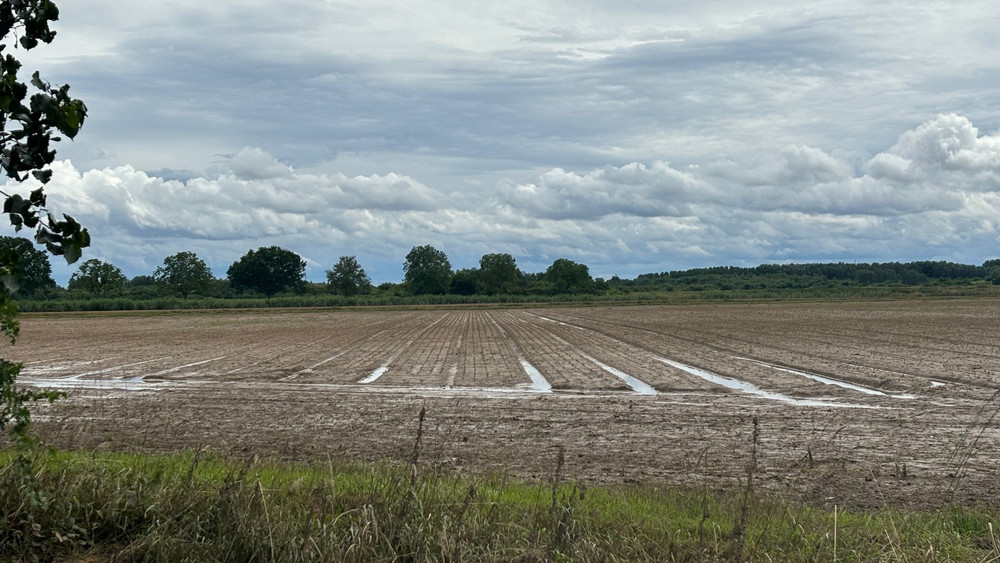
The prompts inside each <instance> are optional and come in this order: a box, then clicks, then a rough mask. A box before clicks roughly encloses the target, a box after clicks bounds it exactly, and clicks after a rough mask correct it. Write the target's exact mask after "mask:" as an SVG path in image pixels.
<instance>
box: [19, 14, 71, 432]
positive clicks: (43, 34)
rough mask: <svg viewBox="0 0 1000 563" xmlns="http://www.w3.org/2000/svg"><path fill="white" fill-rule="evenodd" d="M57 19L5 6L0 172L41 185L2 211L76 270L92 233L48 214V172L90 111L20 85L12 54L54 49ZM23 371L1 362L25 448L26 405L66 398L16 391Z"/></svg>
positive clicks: (34, 81)
mask: <svg viewBox="0 0 1000 563" xmlns="http://www.w3.org/2000/svg"><path fill="white" fill-rule="evenodd" d="M57 19H59V9H58V8H57V7H56V5H55V4H54V3H53V2H51V1H49V0H5V1H3V2H0V38H2V39H0V168H3V171H4V173H5V174H6V175H7V176H8V177H9V178H11V179H13V180H15V181H17V182H21V181H23V180H26V179H27V178H29V177H32V178H34V179H35V180H36V181H37V182H38V183H39V184H42V187H38V188H36V189H35V190H33V191H31V192H30V193H29V194H28V196H27V197H25V196H23V195H21V194H17V193H7V192H5V191H0V196H2V198H3V213H4V214H6V215H7V216H8V217H9V218H10V222H11V224H12V225H13V226H14V230H20V229H21V228H22V227H28V228H29V229H35V241H36V242H37V243H39V244H42V245H45V247H46V248H47V249H48V251H49V252H50V253H52V254H55V255H62V256H64V257H65V258H66V261H67V262H68V263H70V264H72V263H73V262H75V261H76V260H78V259H79V258H80V255H81V252H82V249H83V248H84V247H86V246H88V245H89V244H90V235H89V234H88V233H87V230H86V229H84V228H83V227H81V226H80V224H79V223H77V222H76V221H75V220H74V219H73V218H72V217H70V216H69V215H63V216H62V220H60V219H57V218H56V217H55V215H53V214H52V213H51V212H50V211H49V210H48V209H46V207H45V199H46V198H45V191H44V185H45V184H46V183H48V181H49V180H50V179H51V178H52V170H51V169H49V168H48V166H49V165H50V164H51V163H52V161H53V160H54V159H55V156H56V152H55V150H52V149H51V148H50V144H51V143H52V142H55V141H59V140H60V139H59V137H58V134H62V135H65V136H67V137H69V138H71V139H72V138H73V137H75V136H76V134H77V132H79V130H80V127H81V126H82V125H83V121H84V119H85V118H86V116H87V106H85V105H84V103H83V102H82V101H80V100H77V99H74V98H71V97H70V96H69V86H67V85H63V86H59V87H52V85H50V84H49V83H47V82H45V81H43V80H42V78H41V76H39V74H38V72H35V73H34V74H33V75H32V77H31V80H30V82H29V83H27V84H26V83H25V82H23V81H22V80H20V79H19V78H18V76H17V73H18V71H20V69H21V63H20V61H18V60H17V59H16V58H15V57H14V56H13V55H12V54H11V53H10V51H9V50H8V49H9V48H10V47H11V46H12V45H14V43H15V41H16V44H18V45H20V46H21V48H23V49H25V50H26V51H27V50H31V49H34V48H35V47H37V46H38V43H39V42H42V43H51V42H52V40H53V39H54V38H55V35H56V32H55V31H54V30H52V29H51V28H50V27H49V23H50V22H53V21H55V20H57ZM29 93H31V96H30V97H29V96H28V94H29ZM11 256H12V253H9V252H8V253H6V255H5V256H0V280H2V279H5V278H6V279H8V280H10V279H14V278H15V277H16V273H17V271H16V269H17V264H16V262H17V261H19V260H14V259H13V258H12V257H11ZM12 290H13V286H8V285H6V284H2V283H0V332H2V333H3V334H4V335H6V336H7V337H8V338H10V341H11V342H14V340H15V339H16V337H17V334H18V331H19V329H20V325H19V324H18V321H17V308H16V307H15V306H14V303H13V300H12V295H11V291H12ZM20 370H21V364H18V363H14V362H8V361H6V360H2V359H0V430H7V431H9V433H10V435H11V437H12V438H14V440H15V441H16V442H18V443H26V442H28V439H29V436H28V425H29V423H30V412H29V410H28V406H27V405H28V404H29V403H30V402H32V401H37V400H40V399H48V400H50V401H51V400H54V399H55V398H57V397H59V396H60V395H61V394H60V393H58V392H55V391H37V390H25V389H22V388H18V387H16V386H15V382H16V380H17V376H18V374H19V373H20Z"/></svg>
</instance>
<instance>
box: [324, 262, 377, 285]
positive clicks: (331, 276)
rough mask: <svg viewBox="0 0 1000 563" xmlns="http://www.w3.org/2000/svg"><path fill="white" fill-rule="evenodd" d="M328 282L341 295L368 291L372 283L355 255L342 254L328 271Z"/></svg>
mask: <svg viewBox="0 0 1000 563" xmlns="http://www.w3.org/2000/svg"><path fill="white" fill-rule="evenodd" d="M326 283H327V284H328V285H329V286H330V289H332V290H333V291H334V292H335V293H338V294H340V295H355V294H358V293H362V292H366V291H368V290H369V289H370V288H371V285H372V281H371V279H369V277H368V274H367V273H366V272H365V269H364V268H362V267H361V264H359V263H358V259H357V257H355V256H341V257H340V260H338V261H337V263H336V264H334V265H333V268H331V269H329V270H327V271H326Z"/></svg>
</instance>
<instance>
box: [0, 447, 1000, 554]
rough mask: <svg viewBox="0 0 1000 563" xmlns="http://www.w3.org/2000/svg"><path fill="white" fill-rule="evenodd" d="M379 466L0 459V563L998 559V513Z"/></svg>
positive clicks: (200, 457)
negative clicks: (855, 506)
mask: <svg viewBox="0 0 1000 563" xmlns="http://www.w3.org/2000/svg"><path fill="white" fill-rule="evenodd" d="M415 467H416V466H411V467H400V466H392V465H388V464H364V465H361V464H357V465H343V464H333V463H327V464H311V465H306V464H294V465H292V464H282V463H276V462H270V461H259V460H249V461H237V460H232V459H224V458H222V457H219V456H217V455H214V454H205V453H195V452H185V453H180V454H177V455H174V456H163V455H138V454H126V453H88V452H55V451H39V452H37V453H34V454H31V457H29V458H24V457H22V458H20V461H19V458H18V456H17V454H15V453H14V452H10V451H7V452H0V516H2V518H0V561H8V560H9V561H36V560H41V561H52V560H54V561H88V562H89V561H106V560H113V561H388V560H401V561H425V560H432V561H549V560H556V561H562V560H572V561H706V560H707V561H713V560H723V561H730V560H751V561H771V560H773V561H816V560H821V561H834V560H842V561H872V560H881V561H927V560H932V561H948V560H951V561H995V560H1000V538H998V537H997V535H998V534H1000V531H998V532H995V531H994V529H993V528H994V526H993V524H992V522H994V521H997V516H1000V515H998V514H997V513H992V512H989V511H979V510H973V509H960V508H947V509H942V510H939V511H936V512H906V511H897V510H883V511H879V512H875V513H855V512H843V511H835V510H824V509H817V508H810V507H806V506H801V505H798V504H792V503H789V502H786V501H783V500H781V499H776V498H758V497H756V496H755V495H753V494H747V493H748V491H746V490H744V491H735V492H730V493H718V492H709V491H691V490H679V489H673V488H671V489H657V488H639V487H613V488H583V487H582V486H579V485H576V484H573V483H567V482H564V481H562V480H561V479H560V477H559V470H560V467H559V466H558V464H554V467H553V472H552V479H551V481H550V482H548V483H527V482H524V481H520V480H516V479H512V478H505V477H503V476H493V477H481V476H479V477H477V476H471V475H467V474H459V473H454V472H441V471H436V470H430V469H420V470H416V469H415Z"/></svg>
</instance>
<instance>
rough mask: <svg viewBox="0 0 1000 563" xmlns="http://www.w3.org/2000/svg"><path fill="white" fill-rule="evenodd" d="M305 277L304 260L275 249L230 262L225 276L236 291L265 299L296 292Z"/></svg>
mask: <svg viewBox="0 0 1000 563" xmlns="http://www.w3.org/2000/svg"><path fill="white" fill-rule="evenodd" d="M305 273H306V262H305V260H303V259H302V257H301V256H299V255H298V254H296V253H294V252H292V251H291V250H286V249H284V248H281V247H278V246H268V247H264V248H258V249H257V250H251V251H249V252H247V253H246V254H244V255H243V257H242V258H240V259H239V260H237V261H236V262H233V264H232V265H231V266H229V270H228V271H227V272H226V274H227V276H228V277H229V282H230V283H231V284H232V287H233V289H235V290H236V291H244V290H250V291H257V292H260V293H263V294H264V295H266V296H267V297H271V296H272V295H274V294H276V293H280V292H282V291H287V290H289V289H291V290H297V289H299V288H300V287H301V286H302V284H303V283H304V282H305V279H304V277H305Z"/></svg>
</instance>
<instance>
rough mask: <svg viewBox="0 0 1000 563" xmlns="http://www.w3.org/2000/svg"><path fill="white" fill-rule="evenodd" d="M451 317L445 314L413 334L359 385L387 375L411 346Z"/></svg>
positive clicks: (361, 380)
mask: <svg viewBox="0 0 1000 563" xmlns="http://www.w3.org/2000/svg"><path fill="white" fill-rule="evenodd" d="M449 316H451V314H450V313H445V314H444V315H442V316H440V317H438V318H437V319H436V320H435V321H434V322H432V323H431V324H429V325H427V326H425V327H423V328H419V329H417V330H416V331H415V333H414V332H411V334H412V336H411V337H410V339H409V340H407V341H406V342H405V343H404V344H403V345H401V346H397V347H395V351H394V352H393V353H392V354H391V355H390V356H389V357H388V358H387V359H386V360H385V361H384V362H382V365H380V366H379V367H377V368H375V369H374V370H373V371H372V372H371V373H369V374H368V375H367V376H366V377H363V378H361V379H359V380H357V383H363V384H366V385H367V384H369V383H373V382H375V381H376V380H378V379H380V378H381V377H382V376H383V375H385V374H386V373H387V372H388V371H389V368H390V367H391V366H392V364H393V363H394V362H395V361H396V360H397V359H398V358H399V357H400V356H401V355H402V354H403V353H405V352H406V350H407V349H408V348H410V347H411V346H413V344H414V343H415V342H416V341H417V340H418V339H419V338H420V337H421V336H423V335H424V334H425V333H427V332H428V331H430V330H431V329H433V328H434V327H435V326H436V325H437V324H438V323H440V322H441V321H442V320H444V319H446V318H448V317H449ZM392 340H397V338H393V339H392Z"/></svg>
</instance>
